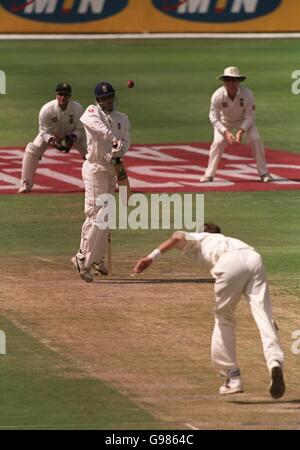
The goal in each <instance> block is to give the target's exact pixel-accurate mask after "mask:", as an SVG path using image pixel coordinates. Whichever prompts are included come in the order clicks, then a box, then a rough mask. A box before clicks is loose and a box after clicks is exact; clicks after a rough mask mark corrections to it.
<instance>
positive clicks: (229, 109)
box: [209, 86, 255, 134]
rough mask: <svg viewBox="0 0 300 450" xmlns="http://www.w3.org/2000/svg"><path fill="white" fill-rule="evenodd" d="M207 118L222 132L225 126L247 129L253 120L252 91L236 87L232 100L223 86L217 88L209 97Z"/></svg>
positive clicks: (253, 103)
mask: <svg viewBox="0 0 300 450" xmlns="http://www.w3.org/2000/svg"><path fill="white" fill-rule="evenodd" d="M209 120H210V122H211V124H212V125H213V127H215V128H217V130H218V131H219V132H220V133H221V134H223V133H224V131H225V130H226V129H227V128H229V129H230V128H236V127H237V125H238V127H239V128H242V129H243V130H244V131H247V130H248V128H250V126H251V125H253V123H254V121H255V99H254V95H253V93H252V91H250V89H247V88H245V87H243V86H239V87H238V91H237V94H236V96H235V98H234V100H233V101H232V100H231V98H230V97H228V94H227V91H226V89H225V86H222V87H220V88H219V89H217V90H216V91H215V92H214V93H213V95H212V98H211V105H210V113H209Z"/></svg>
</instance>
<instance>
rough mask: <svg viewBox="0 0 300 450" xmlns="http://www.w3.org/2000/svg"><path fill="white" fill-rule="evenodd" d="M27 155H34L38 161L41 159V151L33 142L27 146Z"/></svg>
mask: <svg viewBox="0 0 300 450" xmlns="http://www.w3.org/2000/svg"><path fill="white" fill-rule="evenodd" d="M25 153H27V154H29V155H33V156H35V157H36V158H38V159H39V157H40V149H39V147H37V146H36V145H34V144H33V143H32V142H30V143H29V144H27V146H26V148H25Z"/></svg>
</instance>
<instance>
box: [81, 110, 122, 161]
mask: <svg viewBox="0 0 300 450" xmlns="http://www.w3.org/2000/svg"><path fill="white" fill-rule="evenodd" d="M80 120H81V122H82V123H83V125H84V128H85V132H86V137H87V152H88V153H87V156H86V159H87V160H88V161H89V162H91V163H102V162H103V158H104V155H105V154H106V153H109V152H110V151H111V149H112V140H113V139H114V138H117V139H118V140H119V139H122V140H123V151H124V153H125V152H126V151H127V150H128V148H129V146H130V122H129V119H128V117H127V116H126V114H123V113H121V112H119V111H116V110H113V111H112V112H111V113H109V114H106V113H105V112H104V111H103V110H102V109H101V108H100V107H99V106H98V105H97V106H96V105H89V106H88V107H87V109H86V110H85V112H84V113H83V115H82V116H81V118H80Z"/></svg>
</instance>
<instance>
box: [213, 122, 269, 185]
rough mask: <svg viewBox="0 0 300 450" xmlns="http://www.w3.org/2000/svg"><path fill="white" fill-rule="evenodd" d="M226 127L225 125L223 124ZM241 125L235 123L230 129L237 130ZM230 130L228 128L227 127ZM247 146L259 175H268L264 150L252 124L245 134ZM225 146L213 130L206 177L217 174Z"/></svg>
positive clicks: (220, 136)
mask: <svg viewBox="0 0 300 450" xmlns="http://www.w3.org/2000/svg"><path fill="white" fill-rule="evenodd" d="M224 125H225V126H226V123H225V124H224ZM240 126H241V123H236V124H234V126H233V127H232V128H236V129H239V128H240ZM228 128H229V129H230V127H228ZM245 133H246V134H247V139H248V142H249V145H250V146H251V149H252V153H253V157H254V159H255V161H256V166H257V172H258V174H259V175H264V174H265V173H268V168H267V163H266V157H265V148H264V144H263V142H262V140H261V137H260V134H259V132H258V129H257V128H256V125H255V124H253V125H252V126H251V127H250V128H249V129H248V130H247V131H246V132H245ZM226 145H227V141H226V139H225V137H224V136H223V135H222V134H221V133H220V132H219V131H218V130H217V129H216V128H214V139H213V142H212V144H211V146H210V150H209V160H208V165H207V169H206V171H205V176H206V177H214V176H215V175H216V172H217V168H218V164H219V161H220V159H221V157H222V155H223V152H224V149H225V147H226Z"/></svg>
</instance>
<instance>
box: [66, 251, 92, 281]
mask: <svg viewBox="0 0 300 450" xmlns="http://www.w3.org/2000/svg"><path fill="white" fill-rule="evenodd" d="M71 263H72V264H73V266H74V267H75V269H76V270H77V272H78V273H79V275H80V276H81V278H82V279H83V280H84V281H86V282H87V283H91V282H92V281H93V275H92V274H91V272H90V270H89V269H86V268H85V267H84V258H83V259H80V258H78V256H77V255H76V256H73V258H72V259H71Z"/></svg>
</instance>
